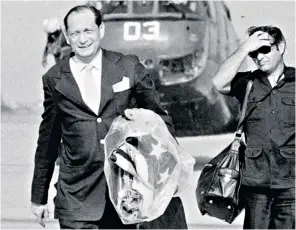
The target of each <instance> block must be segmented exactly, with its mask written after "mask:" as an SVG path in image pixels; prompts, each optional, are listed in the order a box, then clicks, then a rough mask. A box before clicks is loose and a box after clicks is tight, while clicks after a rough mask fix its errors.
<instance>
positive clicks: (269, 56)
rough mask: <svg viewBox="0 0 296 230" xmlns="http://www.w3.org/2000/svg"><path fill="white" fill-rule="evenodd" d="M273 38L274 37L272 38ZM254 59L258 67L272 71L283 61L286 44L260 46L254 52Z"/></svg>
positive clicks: (264, 70) (267, 71)
mask: <svg viewBox="0 0 296 230" xmlns="http://www.w3.org/2000/svg"><path fill="white" fill-rule="evenodd" d="M272 40H273V39H272ZM252 53H253V55H254V57H252V59H253V61H254V62H255V64H256V65H257V67H258V68H259V69H260V70H261V71H263V72H266V73H269V74H270V73H272V72H273V71H274V70H275V69H276V68H277V67H278V66H279V64H280V63H281V62H282V61H283V56H282V55H283V53H284V44H283V42H282V43H280V44H277V45H274V44H272V43H271V44H270V46H269V47H266V46H265V47H260V48H259V49H258V50H257V51H255V52H252Z"/></svg>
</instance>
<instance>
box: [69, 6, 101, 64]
mask: <svg viewBox="0 0 296 230" xmlns="http://www.w3.org/2000/svg"><path fill="white" fill-rule="evenodd" d="M103 26H104V25H103V24H101V26H100V27H98V26H97V24H96V23H95V16H94V14H93V12H92V11H90V10H87V9H86V10H83V11H81V12H74V13H72V14H70V15H69V17H68V30H67V32H66V35H67V41H68V43H69V44H70V45H71V47H72V49H73V51H74V53H75V56H76V57H77V58H78V59H79V60H80V61H82V62H85V63H89V62H90V61H91V60H92V59H93V58H94V56H95V55H96V54H97V52H98V51H99V49H100V43H101V38H102V37H103V36H104V28H103Z"/></svg>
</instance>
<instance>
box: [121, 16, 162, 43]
mask: <svg viewBox="0 0 296 230" xmlns="http://www.w3.org/2000/svg"><path fill="white" fill-rule="evenodd" d="M159 30H160V25H159V22H157V21H151V22H143V23H141V22H125V23H124V25H123V39H124V40H126V41H136V40H140V39H141V38H142V39H144V40H149V41H150V40H157V39H158V37H159Z"/></svg>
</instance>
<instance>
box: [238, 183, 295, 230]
mask: <svg viewBox="0 0 296 230" xmlns="http://www.w3.org/2000/svg"><path fill="white" fill-rule="evenodd" d="M241 191H242V201H243V204H244V205H245V221H244V229H295V188H289V189H259V188H254V187H248V186H242V188H241Z"/></svg>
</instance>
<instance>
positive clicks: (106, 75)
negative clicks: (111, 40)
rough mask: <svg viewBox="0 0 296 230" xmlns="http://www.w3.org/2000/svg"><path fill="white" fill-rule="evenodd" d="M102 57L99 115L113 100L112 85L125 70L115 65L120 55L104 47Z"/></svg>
mask: <svg viewBox="0 0 296 230" xmlns="http://www.w3.org/2000/svg"><path fill="white" fill-rule="evenodd" d="M102 58H103V59H102V79H101V81H102V82H101V102H100V109H99V115H100V113H101V112H102V111H103V109H104V108H105V106H106V105H107V104H108V102H109V101H110V100H111V98H112V95H113V88H112V85H113V84H115V83H117V82H118V81H120V79H119V77H120V74H121V73H122V71H123V69H122V68H118V67H117V66H116V65H115V64H116V63H117V62H118V60H119V59H120V56H118V55H116V54H115V53H113V52H109V51H106V50H104V49H103V56H102Z"/></svg>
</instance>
